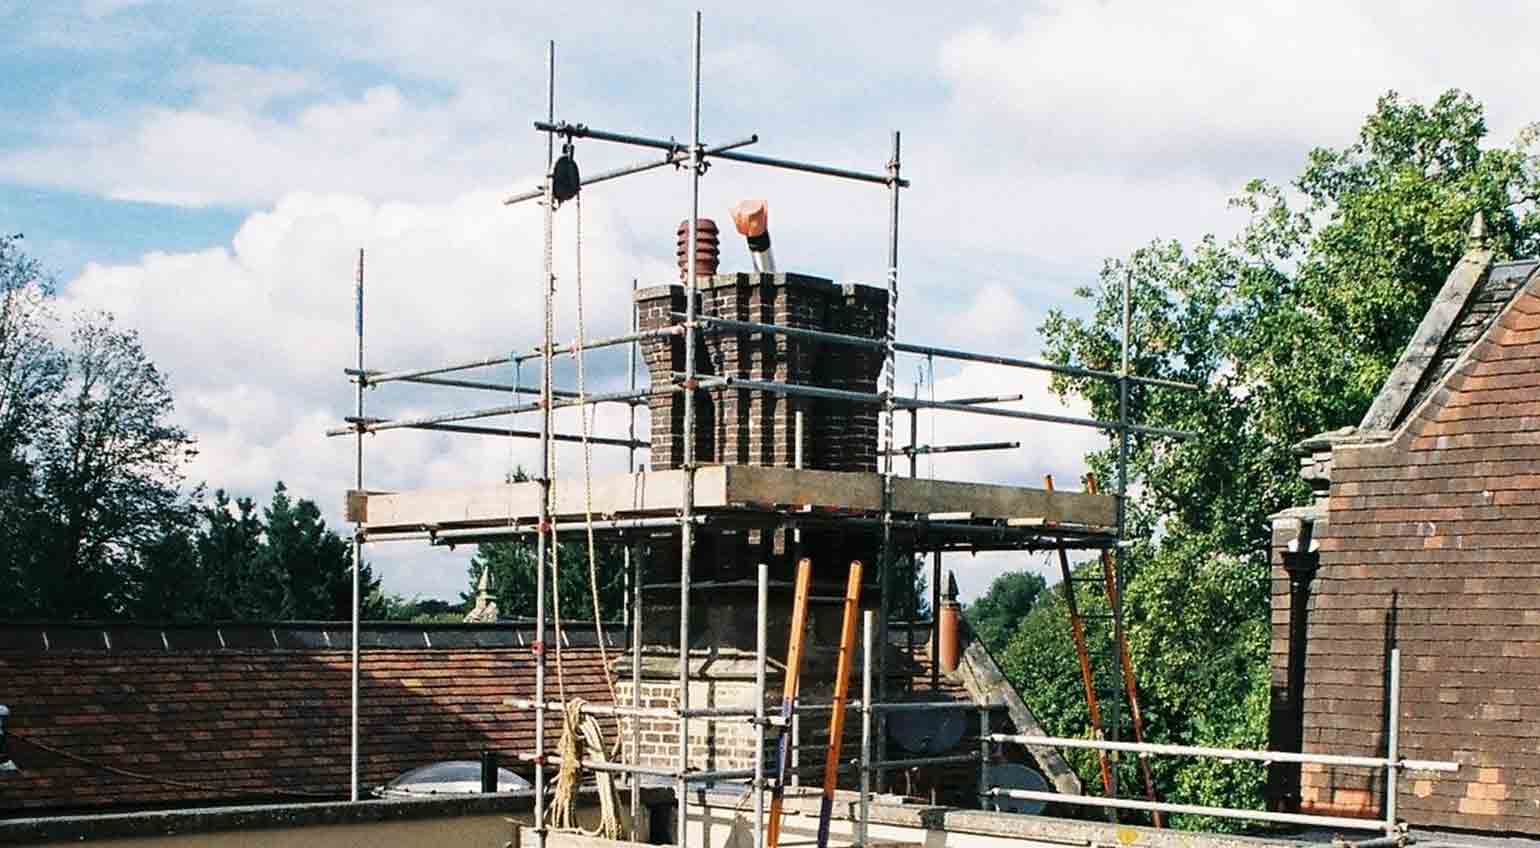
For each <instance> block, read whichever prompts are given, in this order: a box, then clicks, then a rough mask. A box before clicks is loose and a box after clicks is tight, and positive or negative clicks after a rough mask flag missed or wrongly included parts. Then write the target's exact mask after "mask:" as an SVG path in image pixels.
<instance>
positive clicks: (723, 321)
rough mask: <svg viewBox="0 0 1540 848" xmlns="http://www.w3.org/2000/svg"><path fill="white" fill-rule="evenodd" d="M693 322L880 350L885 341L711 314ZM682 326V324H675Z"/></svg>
mask: <svg viewBox="0 0 1540 848" xmlns="http://www.w3.org/2000/svg"><path fill="white" fill-rule="evenodd" d="M673 315H674V317H675V318H684V317H685V314H684V313H683V312H675V313H673ZM695 323H696V324H698V325H699V326H700V328H701V329H702V330H706V331H708V332H709V331H711V330H712V329H713V328H715V329H719V330H736V331H738V332H740V333H775V334H777V335H781V336H788V337H790V338H794V339H809V340H811V341H815V342H828V343H830V344H838V345H846V346H848V347H864V348H868V349H870V350H882V349H883V348H885V347H887V343H886V342H884V341H883V340H882V339H869V338H866V337H865V336H852V335H848V334H846V333H831V332H829V331H828V330H810V329H808V328H806V327H788V326H786V325H784V324H761V323H759V322H757V321H738V320H735V319H732V318H717V317H715V316H712V315H697V316H695ZM675 326H682V325H675Z"/></svg>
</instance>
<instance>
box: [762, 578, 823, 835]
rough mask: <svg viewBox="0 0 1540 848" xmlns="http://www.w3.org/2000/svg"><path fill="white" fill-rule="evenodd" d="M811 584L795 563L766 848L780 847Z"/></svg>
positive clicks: (809, 579) (810, 579)
mask: <svg viewBox="0 0 1540 848" xmlns="http://www.w3.org/2000/svg"><path fill="white" fill-rule="evenodd" d="M812 581H813V562H812V560H809V559H801V560H798V561H797V582H796V588H795V589H794V590H793V595H792V602H791V638H790V641H789V642H788V643H787V647H786V680H785V683H784V685H783V686H782V689H781V739H780V744H779V745H777V746H776V769H775V776H776V779H775V785H774V788H773V789H772V790H771V793H770V822H769V827H768V828H767V829H766V832H765V845H767V846H769V848H777V846H778V845H780V843H781V807H782V805H783V804H784V803H785V794H784V793H785V788H786V771H787V765H788V762H789V760H790V758H791V745H792V738H791V716H792V713H793V712H794V711H795V707H796V703H797V684H798V679H799V678H800V676H801V674H802V648H803V644H802V643H803V637H804V634H805V633H806V632H807V626H806V625H807V599H808V594H809V593H810V590H811V586H812ZM761 732H763V731H761ZM756 791H759V790H756Z"/></svg>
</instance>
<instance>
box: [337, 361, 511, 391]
mask: <svg viewBox="0 0 1540 848" xmlns="http://www.w3.org/2000/svg"><path fill="white" fill-rule="evenodd" d="M512 359H513V356H512V355H511V354H504V355H502V356H484V357H482V358H480V359H467V360H463V361H460V362H451V363H450V364H448V365H435V366H433V367H431V368H407V369H403V370H400V371H372V370H364V371H360V370H359V369H357V368H344V369H342V370H343V373H345V374H347V375H348V376H350V377H357V376H359V375H360V374H362V375H363V376H364V382H366V383H368V384H369V385H371V386H374V385H379V384H380V383H392V382H395V381H397V380H407V379H410V378H412V377H431V376H433V375H434V374H450V373H453V372H455V371H469V370H471V369H473V368H492V367H495V366H498V365H507V364H508V363H509V362H510V361H512Z"/></svg>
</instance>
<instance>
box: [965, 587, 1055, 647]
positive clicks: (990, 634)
mask: <svg viewBox="0 0 1540 848" xmlns="http://www.w3.org/2000/svg"><path fill="white" fill-rule="evenodd" d="M1046 588H1048V582H1047V581H1046V580H1044V579H1043V577H1042V575H1040V574H1036V573H1034V572H1031V571H1008V572H1006V573H1004V574H1002V575H1000V576H999V577H996V578H995V579H994V580H993V581H992V582H991V583H990V584H989V589H988V590H987V591H985V592H984V594H983V596H982V597H980V598H979V599H978V600H976V601H974V602H973V603H971V604H968V607H967V609H965V610H964V611H963V614H964V616H966V617H967V620H968V626H969V627H971V628H972V629H973V633H974V635H975V636H977V637H978V638H979V639H980V640H982V641H983V643H984V647H986V648H988V649H989V651H990V653H993V654H996V655H998V654H1000V652H1002V651H1004V650H1005V646H1006V644H1007V643H1008V642H1009V641H1010V638H1011V635H1012V634H1014V633H1015V632H1016V628H1017V627H1019V626H1020V625H1021V623H1022V622H1023V621H1025V620H1026V618H1027V614H1028V613H1030V612H1031V611H1032V608H1033V606H1035V605H1036V604H1037V601H1038V598H1039V597H1041V596H1042V594H1043V590H1044V589H1046Z"/></svg>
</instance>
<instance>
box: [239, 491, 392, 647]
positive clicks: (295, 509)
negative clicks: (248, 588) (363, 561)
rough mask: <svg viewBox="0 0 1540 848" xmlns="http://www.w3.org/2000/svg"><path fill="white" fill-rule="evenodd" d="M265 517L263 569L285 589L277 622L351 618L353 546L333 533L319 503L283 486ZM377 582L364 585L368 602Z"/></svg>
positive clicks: (368, 580)
mask: <svg viewBox="0 0 1540 848" xmlns="http://www.w3.org/2000/svg"><path fill="white" fill-rule="evenodd" d="M262 515H263V518H264V524H265V525H266V527H265V534H264V540H263V541H264V544H263V546H262V556H261V560H262V564H261V566H260V570H262V571H265V572H267V573H269V574H272V575H276V576H277V583H278V586H279V587H280V588H281V590H282V594H281V597H280V599H279V603H278V609H277V616H275V617H277V618H280V619H286V620H293V619H326V620H334V619H343V618H351V616H352V613H351V608H352V603H353V550H352V545H351V544H350V543H349V542H347V541H345V540H343V538H342V537H341V536H338V535H337V534H336V533H334V532H332V531H331V530H330V529H328V528H327V526H326V521H325V520H324V519H322V518H321V510H320V509H319V508H318V507H317V506H316V504H315V502H314V501H310V500H305V499H301V500H300V501H299V502H298V503H296V502H294V501H293V500H292V499H291V498H290V497H289V490H288V488H287V487H286V486H284V484H283V483H282V481H280V482H279V483H278V484H277V485H276V486H274V487H273V499H272V502H271V503H270V504H268V507H267V509H265V510H263V513H262ZM365 568H366V569H367V568H368V566H367V565H366V566H365ZM366 573H367V572H366ZM375 582H376V581H374V580H373V577H372V575H369V576H367V577H365V578H364V579H363V580H362V582H361V584H360V586H359V591H360V594H361V596H362V597H365V598H367V597H369V596H370V595H371V594H372V590H373V588H374V585H373V584H374V583H375Z"/></svg>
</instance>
